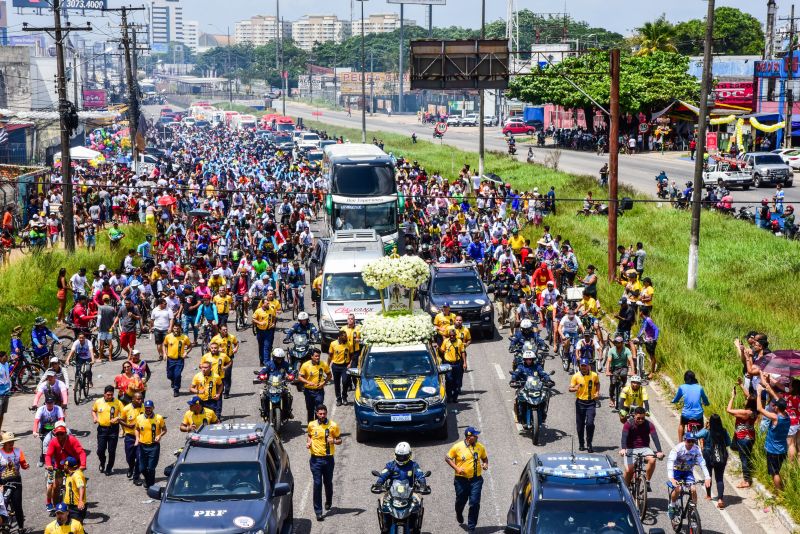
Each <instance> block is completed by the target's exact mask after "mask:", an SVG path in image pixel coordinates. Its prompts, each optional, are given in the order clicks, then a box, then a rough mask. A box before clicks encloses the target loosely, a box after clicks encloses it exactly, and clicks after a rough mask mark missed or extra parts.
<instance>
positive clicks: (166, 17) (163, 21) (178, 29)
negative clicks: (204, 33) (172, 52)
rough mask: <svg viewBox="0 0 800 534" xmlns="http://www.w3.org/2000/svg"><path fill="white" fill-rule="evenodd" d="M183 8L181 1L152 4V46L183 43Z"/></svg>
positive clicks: (169, 0)
mask: <svg viewBox="0 0 800 534" xmlns="http://www.w3.org/2000/svg"><path fill="white" fill-rule="evenodd" d="M183 42H184V35H183V6H181V2H180V0H152V1H151V2H150V44H151V45H167V44H169V43H183Z"/></svg>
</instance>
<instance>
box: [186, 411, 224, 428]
mask: <svg viewBox="0 0 800 534" xmlns="http://www.w3.org/2000/svg"><path fill="white" fill-rule="evenodd" d="M182 422H183V424H184V425H194V426H195V427H197V428H200V427H201V426H202V425H211V424H214V423H216V422H217V414H215V413H214V410H212V409H211V408H203V410H202V411H201V412H200V413H197V414H196V413H194V412H192V410H186V413H185V414H183V421H182Z"/></svg>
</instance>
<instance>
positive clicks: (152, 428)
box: [134, 400, 167, 488]
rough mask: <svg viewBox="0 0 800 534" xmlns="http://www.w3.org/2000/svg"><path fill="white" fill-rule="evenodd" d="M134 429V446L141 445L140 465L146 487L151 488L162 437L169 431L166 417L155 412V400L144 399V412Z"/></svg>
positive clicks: (153, 482)
mask: <svg viewBox="0 0 800 534" xmlns="http://www.w3.org/2000/svg"><path fill="white" fill-rule="evenodd" d="M134 430H135V432H136V441H135V442H134V446H138V447H139V466H140V468H141V470H142V475H143V476H144V485H145V488H149V487H150V486H152V485H153V484H155V483H156V467H157V466H158V457H159V455H160V453H161V438H163V437H164V434H166V433H167V425H166V424H165V423H164V418H163V417H162V416H161V415H159V414H157V413H155V403H153V401H151V400H146V401H144V413H143V414H141V415H139V417H137V418H136V425H135V427H134Z"/></svg>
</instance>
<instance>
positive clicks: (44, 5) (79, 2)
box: [11, 0, 108, 11]
mask: <svg viewBox="0 0 800 534" xmlns="http://www.w3.org/2000/svg"><path fill="white" fill-rule="evenodd" d="M11 5H12V6H13V7H34V8H41V9H50V6H51V4H50V1H49V0H11ZM61 5H62V6H63V8H64V9H65V10H66V9H69V10H73V11H81V10H84V9H95V10H96V9H106V8H107V7H108V0H61Z"/></svg>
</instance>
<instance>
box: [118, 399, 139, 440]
mask: <svg viewBox="0 0 800 534" xmlns="http://www.w3.org/2000/svg"><path fill="white" fill-rule="evenodd" d="M143 413H144V406H139V407H138V408H137V407H136V406H134V405H133V403H131V404H128V405H127V406H125V407H124V408H123V409H122V420H123V421H124V422H125V424H126V425H134V424H136V418H137V417H139V416H140V415H141V414H143ZM122 431H123V432H124V433H126V434H128V435H129V436H133V435H134V434H135V433H136V431H135V430H134V429H133V428H127V427H122Z"/></svg>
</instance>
